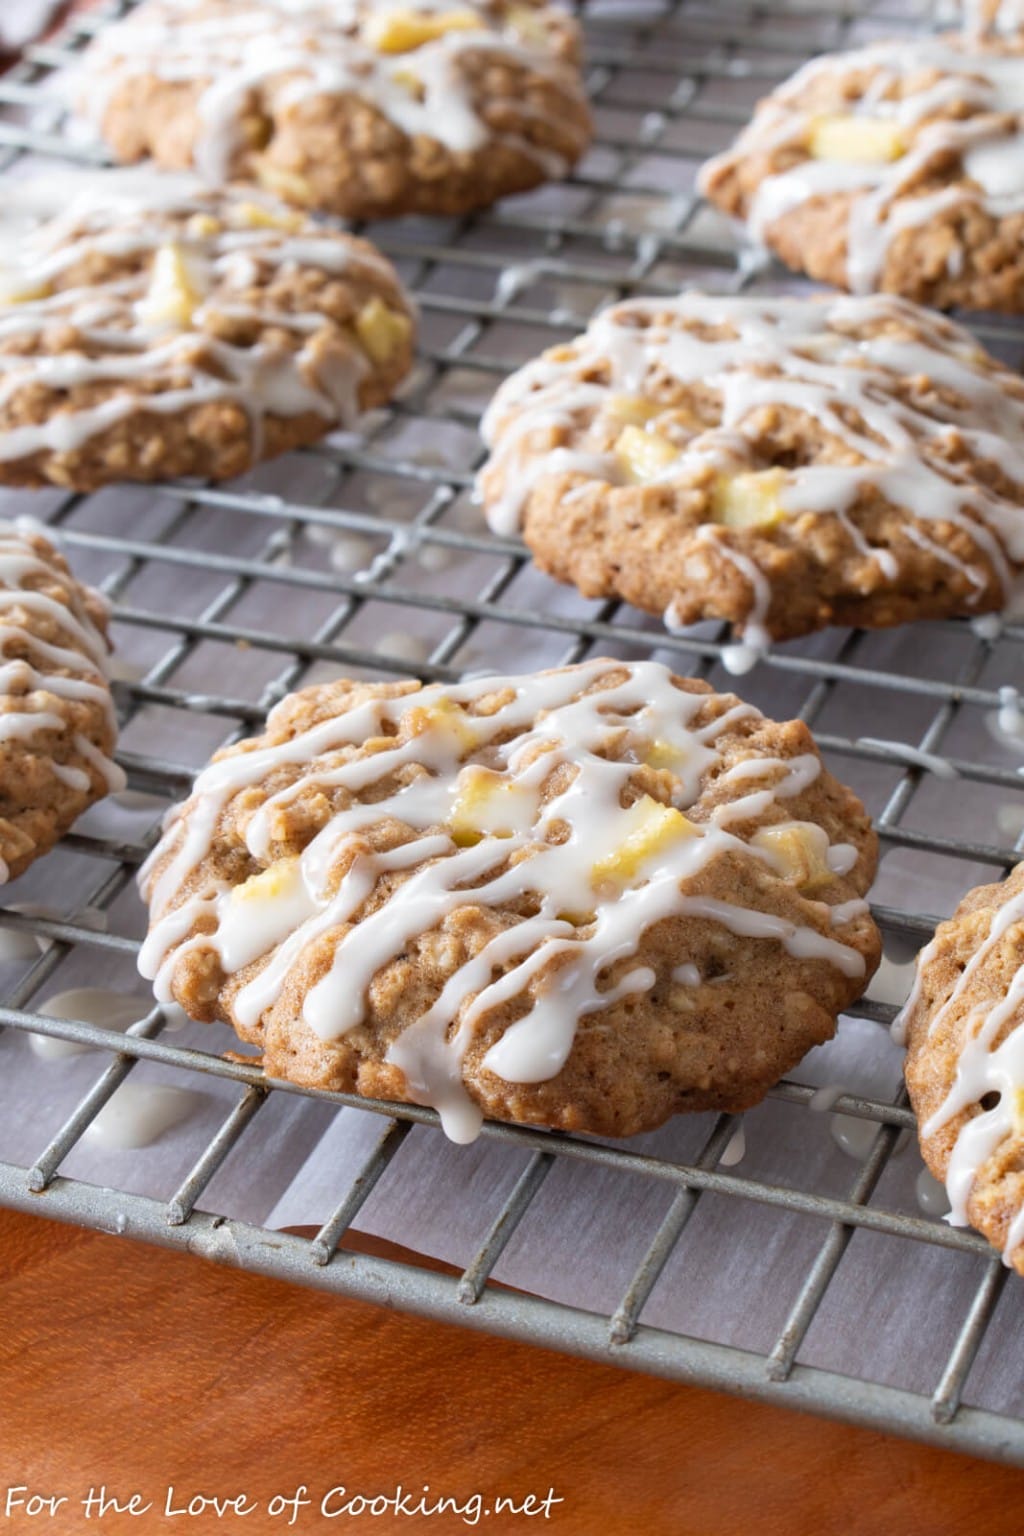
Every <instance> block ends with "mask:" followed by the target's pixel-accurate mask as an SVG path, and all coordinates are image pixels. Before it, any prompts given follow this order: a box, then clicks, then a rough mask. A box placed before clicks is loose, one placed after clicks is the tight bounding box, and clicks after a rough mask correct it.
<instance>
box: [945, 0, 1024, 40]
mask: <svg viewBox="0 0 1024 1536" xmlns="http://www.w3.org/2000/svg"><path fill="white" fill-rule="evenodd" d="M946 11H951V12H952V19H954V20H957V21H959V22H960V23H961V24H962V28H963V31H964V32H966V33H967V35H968V36H969V37H973V38H982V37H992V36H996V37H999V36H1003V37H1014V36H1017V35H1019V34H1021V33H1024V0H953V4H952V6H949V7H944V8H943V10H942V11H940V14H945V12H946ZM946 19H947V20H948V19H951V18H950V17H949V16H946Z"/></svg>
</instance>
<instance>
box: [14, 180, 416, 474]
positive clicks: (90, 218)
mask: <svg viewBox="0 0 1024 1536" xmlns="http://www.w3.org/2000/svg"><path fill="white" fill-rule="evenodd" d="M40 180H41V181H43V182H45V186H44V187H40V186H38V185H37V184H36V181H34V180H33V181H31V182H30V181H28V180H27V179H26V180H17V179H11V180H10V181H9V183H8V184H7V185H6V186H5V192H4V203H5V206H4V208H3V210H2V212H0V343H5V344H6V345H7V346H9V347H12V348H13V350H6V351H0V411H2V410H3V408H4V407H5V406H6V405H7V404H8V403H9V402H11V401H12V400H14V398H15V397H16V396H17V395H18V394H19V393H21V392H22V391H26V390H32V389H34V388H38V387H40V386H41V387H43V388H46V389H50V390H58V391H63V390H68V391H70V390H72V389H74V388H75V387H76V386H81V385H88V384H91V383H99V384H107V385H109V384H111V383H113V384H120V385H124V386H125V388H124V390H123V391H117V392H116V393H114V394H112V395H109V396H108V397H107V398H104V399H102V400H99V401H98V402H96V403H90V404H85V405H81V406H79V407H77V408H74V409H71V408H69V406H68V404H67V403H62V404H61V405H60V406H59V408H57V409H55V410H54V411H52V412H51V413H50V414H49V416H48V419H47V420H45V421H42V422H38V423H28V424H17V425H10V426H7V427H4V428H2V429H0V460H7V461H10V460H14V459H20V458H24V457H28V456H29V455H31V454H34V453H38V452H41V451H44V450H51V451H54V452H70V451H73V450H75V449H76V448H78V447H80V446H81V445H82V444H83V443H84V442H86V441H88V439H89V438H90V437H92V436H94V435H95V434H96V433H99V432H102V431H104V430H105V429H106V428H108V427H111V426H113V425H115V424H116V423H117V422H118V421H119V420H121V419H122V418H124V417H125V416H126V415H128V414H129V413H130V412H132V411H134V410H137V409H138V408H139V402H140V399H142V398H143V396H141V395H140V394H139V393H137V392H136V390H135V388H134V387H133V386H134V385H135V383H136V382H138V383H140V384H144V385H145V387H146V393H145V396H144V398H145V403H146V408H147V410H150V411H160V412H165V413H168V414H173V413H177V412H180V411H183V410H187V409H188V408H190V407H192V406H196V405H200V404H203V403H206V402H233V403H235V404H237V405H239V406H241V408H242V409H243V410H244V411H246V412H247V414H248V416H249V419H250V422H251V431H252V434H253V439H254V444H255V445H256V446H258V443H259V436H260V431H261V423H262V420H263V418H264V417H265V416H267V415H269V414H275V415H281V416H297V415H301V414H304V413H306V412H312V413H315V414H316V415H318V416H321V417H323V418H324V419H325V421H328V422H331V423H337V424H339V425H342V426H352V425H353V424H354V423H355V421H356V419H357V417H358V414H359V412H358V391H359V385H360V382H361V380H362V379H363V378H364V377H365V376H366V374H367V372H368V370H369V364H368V361H367V358H366V356H365V355H364V350H363V348H362V346H361V345H360V344H358V341H357V338H355V337H352V338H349V342H350V344H349V345H347V346H343V345H342V341H343V333H342V330H341V328H340V326H338V325H336V324H335V323H334V322H332V321H331V320H330V318H329V317H328V316H327V315H326V314H323V313H320V312H319V311H316V310H312V311H310V312H308V313H304V312H302V311H300V310H296V311H295V312H288V313H279V312H275V313H273V314H271V313H270V312H269V311H268V310H266V309H265V308H261V307H254V306H253V305H252V304H251V302H250V303H249V304H246V303H244V302H242V296H244V295H246V293H247V290H248V289H249V287H250V286H251V285H252V283H253V282H254V281H256V280H257V279H258V278H259V276H260V274H268V273H274V272H281V273H288V272H290V271H294V270H295V269H296V268H299V267H312V268H317V269H320V270H321V271H323V272H326V273H331V274H337V275H339V276H340V275H341V274H343V273H348V274H349V275H351V276H352V277H353V278H355V279H359V278H363V279H367V278H370V277H372V276H376V277H378V278H383V279H384V281H385V282H386V283H388V285H389V286H394V285H395V282H396V280H395V277H394V273H393V272H392V270H391V268H390V266H389V264H388V263H387V262H385V260H384V258H383V257H378V256H376V255H375V254H374V253H373V252H372V251H370V250H369V249H364V248H363V247H361V246H360V247H359V248H358V249H357V248H356V247H355V246H353V245H352V244H350V243H349V242H348V240H347V239H345V238H344V237H341V236H339V235H338V234H337V233H336V232H335V231H332V230H329V229H320V228H318V227H317V226H316V225H314V224H312V223H311V222H309V221H307V220H305V219H304V217H303V216H301V215H298V214H296V213H295V212H294V211H293V210H287V209H284V207H283V205H281V204H280V203H278V202H276V201H275V200H274V199H273V198H269V197H267V196H266V195H265V194H263V193H260V192H249V191H247V192H246V193H245V195H244V196H242V195H240V194H239V193H237V192H232V193H223V194H217V193H212V192H210V191H209V190H207V189H206V188H204V186H203V184H202V183H201V182H200V181H199V179H198V178H197V177H194V176H191V175H171V174H168V173H165V172H159V171H154V170H152V169H149V168H143V169H129V170H114V171H92V172H89V171H78V172H65V173H64V174H59V173H58V174H55V175H54V176H53V177H52V178H51V177H50V176H47V177H46V178H40ZM168 253H170V254H169V255H168ZM164 257H167V264H166V265H165V266H163V267H161V265H160V263H161V259H162V258H164ZM110 258H117V259H125V258H135V259H136V263H137V264H136V266H135V269H134V270H133V271H129V272H128V275H122V276H119V277H117V278H116V279H111V280H108V281H107V282H105V283H102V284H100V285H97V284H95V283H94V284H88V283H85V284H81V285H79V284H78V282H77V281H75V280H74V279H72V280H71V282H70V283H69V282H68V279H67V276H66V274H68V273H70V272H72V271H73V269H74V268H76V267H78V266H79V265H80V264H81V263H83V262H88V261H90V260H96V259H99V260H103V259H110ZM5 293H6V295H7V296H8V299H7V302H3V300H4V295H5ZM154 294H155V295H156V297H155V298H154ZM226 317H227V318H232V319H240V320H243V321H251V322H253V323H254V324H258V325H260V326H261V327H264V328H266V327H268V326H270V325H271V324H272V325H273V327H274V329H275V330H276V331H278V332H284V333H285V334H286V336H287V337H288V341H287V343H286V342H285V341H283V340H276V341H274V342H271V341H268V340H266V339H264V340H261V341H259V342H257V343H256V344H252V345H242V344H240V343H237V342H233V341H229V340H227V339H225V338H224V337H223V336H221V335H218V334H217V329H218V326H219V325H220V323H221V321H222V320H223V319H224V318H226ZM53 327H69V328H71V329H72V330H74V331H75V332H77V333H78V341H77V343H76V345H75V347H74V348H73V349H70V350H66V351H60V352H56V353H54V352H50V353H47V352H46V351H45V350H36V349H35V348H34V347H33V343H34V342H36V341H37V339H39V338H41V337H42V336H43V335H44V334H45V333H46V331H47V329H48V328H53ZM325 332H330V333H332V334H333V335H334V336H335V337H336V339H337V343H338V344H337V345H335V346H333V347H331V348H330V350H329V351H327V350H326V349H324V348H323V346H322V341H323V336H324V333H325Z"/></svg>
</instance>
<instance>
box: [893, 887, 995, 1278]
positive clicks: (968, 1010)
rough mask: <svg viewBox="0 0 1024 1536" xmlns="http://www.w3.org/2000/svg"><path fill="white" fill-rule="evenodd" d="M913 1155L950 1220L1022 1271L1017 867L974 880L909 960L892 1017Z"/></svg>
mask: <svg viewBox="0 0 1024 1536" xmlns="http://www.w3.org/2000/svg"><path fill="white" fill-rule="evenodd" d="M900 1026H901V1030H902V1032H903V1033H904V1034H905V1037H906V1043H907V1053H908V1054H907V1067H906V1075H907V1087H908V1088H909V1090H910V1098H911V1102H912V1103H913V1106H914V1110H915V1113H916V1114H917V1118H918V1122H919V1126H918V1132H919V1135H920V1138H921V1150H922V1152H923V1154H924V1159H925V1162H926V1163H927V1164H928V1166H929V1168H930V1169H931V1171H932V1173H934V1174H935V1176H936V1178H939V1179H944V1180H945V1182H946V1189H947V1192H948V1195H949V1201H950V1206H951V1211H950V1217H949V1219H950V1221H952V1222H953V1223H954V1225H956V1226H967V1225H968V1224H970V1225H971V1226H974V1227H977V1228H978V1230H979V1231H980V1232H983V1233H984V1235H985V1236H986V1237H987V1238H988V1240H989V1242H990V1243H992V1244H993V1246H994V1247H996V1248H999V1249H1001V1250H1002V1254H1003V1258H1004V1259H1005V1261H1006V1263H1007V1264H1012V1265H1013V1267H1014V1268H1015V1269H1017V1270H1019V1271H1020V1273H1021V1274H1024V864H1018V866H1017V868H1016V869H1015V870H1014V872H1013V874H1012V875H1011V876H1010V878H1009V879H1008V880H1004V881H1002V882H1001V883H999V884H996V885H982V886H978V887H977V889H976V890H973V891H971V892H970V894H969V895H968V896H966V897H965V898H964V900H963V901H962V902H961V903H960V905H959V907H958V908H957V910H956V912H955V913H954V914H953V916H952V917H951V918H950V919H949V921H948V922H945V923H940V924H939V927H938V929H937V931H936V934H935V938H934V939H933V940H932V942H931V943H930V944H929V945H928V946H927V947H926V948H925V949H923V950H922V951H921V954H920V957H919V959H918V967H917V980H916V982H915V985H914V990H913V992H912V994H911V996H910V999H909V1001H908V1002H907V1005H906V1007H905V1008H904V1010H903V1014H902V1016H901V1019H900Z"/></svg>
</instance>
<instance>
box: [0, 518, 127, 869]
mask: <svg viewBox="0 0 1024 1536" xmlns="http://www.w3.org/2000/svg"><path fill="white" fill-rule="evenodd" d="M107 649H108V647H107V606H106V603H105V601H104V599H103V598H102V597H101V596H100V594H99V593H98V592H94V591H93V590H92V588H91V587H85V586H83V585H82V584H81V583H80V582H78V581H76V580H75V578H74V576H72V574H71V572H70V571H69V569H68V567H67V565H66V564H65V562H64V560H63V558H62V557H61V556H60V555H59V554H58V553H57V551H56V550H55V549H54V547H53V545H52V544H51V543H50V542H49V540H48V539H46V538H44V537H43V535H42V533H41V532H38V531H37V530H36V527H35V525H34V524H31V523H29V522H27V521H25V520H22V521H19V522H18V523H16V524H15V523H9V522H0V882H2V881H7V880H13V879H14V878H15V877H16V876H17V875H20V874H22V872H23V871H24V870H26V869H27V868H28V866H29V865H30V864H31V863H32V861H33V859H36V858H38V857H39V855H40V854H42V853H47V852H48V851H49V849H50V848H52V847H53V845H54V844H55V843H56V842H57V841H58V839H59V838H60V837H62V836H63V835H64V833H65V832H67V830H68V829H69V827H70V826H71V825H72V823H73V822H74V821H76V820H77V818H78V817H79V816H80V815H81V814H82V812H83V811H84V810H85V809H86V808H87V807H88V806H90V805H92V803H93V802H94V801H95V800H99V799H101V798H102V797H103V796H104V795H105V794H107V793H108V792H109V791H111V790H119V789H123V788H124V782H125V780H124V774H123V773H122V772H121V769H120V768H118V767H117V765H116V764H115V763H114V762H112V760H111V758H112V754H113V751H114V743H115V740H116V737H117V723H116V720H115V717H114V706H113V702H112V700H111V697H110V688H109V685H108V682H107V677H106V671H105V658H106V654H107Z"/></svg>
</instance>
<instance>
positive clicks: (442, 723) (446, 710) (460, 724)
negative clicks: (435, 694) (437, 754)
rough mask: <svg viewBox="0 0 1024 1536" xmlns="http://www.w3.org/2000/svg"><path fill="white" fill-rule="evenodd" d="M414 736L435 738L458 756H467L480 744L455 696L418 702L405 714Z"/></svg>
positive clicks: (409, 728) (409, 730)
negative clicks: (425, 702)
mask: <svg viewBox="0 0 1024 1536" xmlns="http://www.w3.org/2000/svg"><path fill="white" fill-rule="evenodd" d="M405 723H406V727H407V729H408V732H409V735H410V736H423V737H433V738H434V739H435V741H436V742H437V743H438V744H439V745H440V746H442V747H443V748H444V749H445V750H447V751H449V752H451V753H452V754H453V755H454V756H455V757H457V758H458V757H463V756H465V754H466V753H467V752H470V751H471V750H472V749H473V747H475V746H476V741H477V737H476V732H475V731H474V729H473V726H472V724H471V723H470V721H469V719H468V718H467V716H466V714H465V712H464V711H463V710H461V709H460V708H459V706H458V705H457V704H456V703H454V702H453V701H452V700H451V699H445V698H441V699H438V700H436V702H434V703H430V704H415V705H413V707H412V709H410V710H409V711H408V713H407V714H406V716H405Z"/></svg>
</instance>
